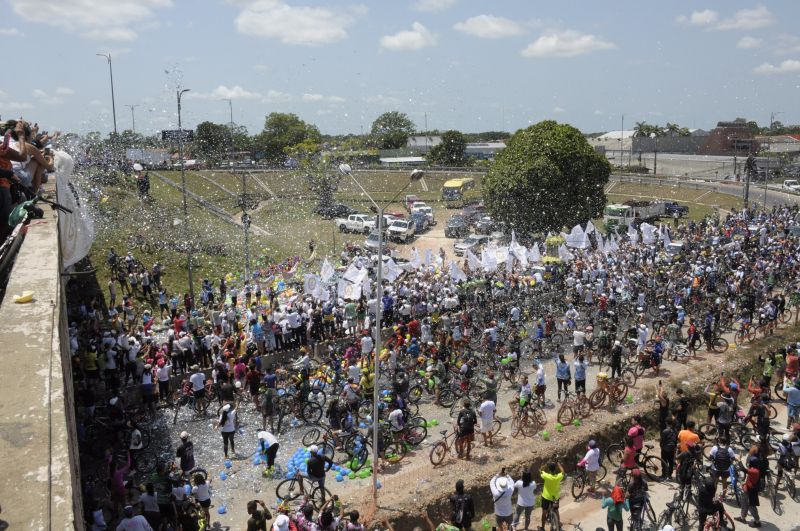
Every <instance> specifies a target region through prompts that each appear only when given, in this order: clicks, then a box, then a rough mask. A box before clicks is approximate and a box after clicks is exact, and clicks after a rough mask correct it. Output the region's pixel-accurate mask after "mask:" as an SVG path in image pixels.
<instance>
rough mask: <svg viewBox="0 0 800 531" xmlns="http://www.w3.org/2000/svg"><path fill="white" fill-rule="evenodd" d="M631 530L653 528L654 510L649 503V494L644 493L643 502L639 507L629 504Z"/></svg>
mask: <svg viewBox="0 0 800 531" xmlns="http://www.w3.org/2000/svg"><path fill="white" fill-rule="evenodd" d="M629 522H630V527H629V529H630V530H631V531H645V530H649V529H654V528H655V525H656V511H655V510H654V509H653V505H652V504H651V503H650V496H647V495H645V498H644V503H643V504H642V506H641V507H637V506H636V505H634V504H631V516H630V519H629Z"/></svg>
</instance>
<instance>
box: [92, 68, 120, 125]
mask: <svg viewBox="0 0 800 531" xmlns="http://www.w3.org/2000/svg"><path fill="white" fill-rule="evenodd" d="M95 55H97V56H98V57H105V58H106V60H107V61H108V77H109V78H110V79H111V115H112V116H113V117H114V135H116V134H117V106H116V104H115V103H114V71H113V70H112V69H111V54H110V53H108V54H106V53H98V54H95Z"/></svg>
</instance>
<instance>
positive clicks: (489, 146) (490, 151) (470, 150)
mask: <svg viewBox="0 0 800 531" xmlns="http://www.w3.org/2000/svg"><path fill="white" fill-rule="evenodd" d="M505 148H506V143H505V142H503V141H496V142H468V143H467V148H466V149H465V150H464V152H465V153H466V155H467V157H475V158H476V159H479V160H491V159H493V158H494V157H495V155H497V154H498V153H500V152H501V151H503V150H504V149H505Z"/></svg>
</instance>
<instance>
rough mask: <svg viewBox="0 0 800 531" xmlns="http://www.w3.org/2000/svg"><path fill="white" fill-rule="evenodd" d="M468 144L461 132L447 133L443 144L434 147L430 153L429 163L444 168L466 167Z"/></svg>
mask: <svg viewBox="0 0 800 531" xmlns="http://www.w3.org/2000/svg"><path fill="white" fill-rule="evenodd" d="M466 149H467V142H466V141H465V140H464V135H463V134H462V133H461V132H460V131H454V130H450V131H445V132H444V133H443V134H442V143H441V144H438V145H436V146H433V148H431V150H430V151H429V152H428V156H427V159H428V162H429V163H431V164H441V165H442V166H464V165H465V164H466V163H467V156H466V153H465V151H466Z"/></svg>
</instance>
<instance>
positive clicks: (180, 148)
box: [176, 89, 194, 308]
mask: <svg viewBox="0 0 800 531" xmlns="http://www.w3.org/2000/svg"><path fill="white" fill-rule="evenodd" d="M189 90H190V89H183V90H180V89H179V90H177V91H176V94H177V96H178V159H179V160H180V163H181V186H182V187H183V230H184V234H185V235H186V237H185V239H184V243H185V245H186V255H187V257H188V260H189V263H188V270H189V297H190V298H191V302H192V307H193V308H194V279H193V278H192V268H193V266H192V245H193V243H194V242H191V241H190V239H189V209H188V207H187V206H186V162H185V161H184V160H183V128H182V127H181V96H183V94H184V93H185V92H189Z"/></svg>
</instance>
